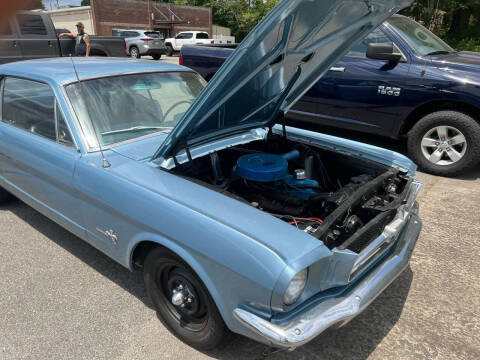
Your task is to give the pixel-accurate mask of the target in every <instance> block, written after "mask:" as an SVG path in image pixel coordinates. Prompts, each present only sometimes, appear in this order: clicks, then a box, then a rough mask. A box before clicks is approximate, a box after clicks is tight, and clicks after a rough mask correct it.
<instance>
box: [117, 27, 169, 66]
mask: <svg viewBox="0 0 480 360" xmlns="http://www.w3.org/2000/svg"><path fill="white" fill-rule="evenodd" d="M112 35H113V36H121V37H123V38H125V43H126V44H127V51H128V53H129V54H130V56H131V57H133V58H136V59H139V58H140V57H141V56H143V55H147V56H148V55H149V56H151V57H153V58H154V59H155V60H158V59H160V57H161V56H162V55H164V54H166V52H167V49H166V47H165V41H164V40H163V38H162V36H161V35H160V33H159V32H157V31H151V30H133V29H113V30H112Z"/></svg>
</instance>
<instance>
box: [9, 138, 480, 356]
mask: <svg viewBox="0 0 480 360" xmlns="http://www.w3.org/2000/svg"><path fill="white" fill-rule="evenodd" d="M367 140H368V139H367ZM395 146H396V145H395ZM399 146H400V147H401V145H399ZM419 176H420V178H421V179H422V180H423V181H424V184H425V186H424V188H423V190H422V192H421V194H420V197H419V202H420V206H421V207H420V209H421V210H420V211H421V217H422V219H423V222H424V228H423V231H422V235H421V238H420V240H419V242H418V245H417V248H416V250H415V252H414V254H413V258H412V261H411V265H410V267H409V268H408V269H407V270H406V271H405V272H404V273H403V274H402V275H401V276H400V277H399V278H398V279H397V280H396V281H395V282H394V283H393V284H392V285H391V286H390V287H389V288H388V289H387V290H386V291H385V292H384V293H383V294H382V295H381V296H380V297H379V298H378V299H377V300H376V301H374V302H373V303H372V304H371V305H370V307H369V308H368V309H367V310H366V311H365V312H363V313H362V314H360V315H359V316H358V317H357V318H355V319H354V320H352V321H351V322H350V323H349V324H348V325H346V326H345V327H343V328H341V329H338V330H335V331H333V330H331V331H327V332H326V333H324V334H322V335H321V336H319V337H318V338H316V339H315V340H314V341H312V342H311V343H309V344H307V345H306V346H304V347H302V348H299V349H297V350H296V351H294V352H283V351H282V352H276V351H274V350H272V349H269V348H267V347H265V346H263V345H261V344H258V343H255V342H253V341H251V340H248V339H245V338H242V337H239V336H237V337H235V338H234V340H233V342H232V343H231V345H229V346H227V347H226V348H225V349H223V350H219V351H214V352H208V353H201V352H198V351H196V350H193V349H192V348H190V347H188V346H186V345H185V344H183V343H182V342H180V341H179V340H177V339H176V338H175V337H173V336H172V335H170V333H169V332H168V331H167V330H166V329H165V328H164V327H163V326H162V325H161V323H160V322H159V321H158V319H157V317H156V315H155V312H154V311H153V310H152V308H151V303H150V302H149V300H148V298H147V296H146V293H145V290H144V289H143V286H142V277H141V274H140V273H130V272H129V271H128V270H126V269H124V268H123V267H121V266H120V265H118V264H116V263H115V262H113V261H112V260H110V259H109V258H107V257H106V256H104V255H103V254H101V253H100V252H98V251H97V250H95V249H94V248H92V247H91V246H89V245H87V244H86V243H84V242H83V241H81V240H80V239H78V238H76V237H75V236H73V235H71V234H69V233H68V232H66V231H65V230H63V229H62V228H60V227H59V226H57V225H56V224H54V223H53V222H51V221H50V220H48V219H47V218H45V217H44V216H42V215H40V214H39V213H37V212H36V211H34V210H32V209H31V208H29V207H28V206H26V205H24V204H23V203H21V202H20V201H13V202H11V203H9V204H6V205H2V206H0V273H1V275H2V280H1V281H0V359H9V360H10V359H43V358H48V359H126V360H127V359H170V358H172V359H179V358H185V359H186V358H188V359H208V358H214V359H264V358H268V359H350V358H356V359H364V358H371V359H386V358H395V359H399V358H400V359H479V358H480V340H479V337H478V335H479V334H480V314H479V312H480V284H479V282H478V278H479V277H480V267H479V265H478V261H479V260H478V259H479V258H480V244H479V235H478V234H479V233H480V225H479V224H480V221H479V220H480V215H479V212H478V204H479V203H480V171H476V172H473V173H471V174H469V175H468V176H464V177H462V178H458V179H446V178H439V177H433V176H429V175H425V174H419Z"/></svg>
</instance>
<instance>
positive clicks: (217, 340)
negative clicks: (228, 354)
mask: <svg viewBox="0 0 480 360" xmlns="http://www.w3.org/2000/svg"><path fill="white" fill-rule="evenodd" d="M144 281H145V286H146V288H147V292H148V294H149V296H150V298H151V300H152V302H153V304H154V306H155V309H156V310H157V314H158V317H159V318H160V320H161V321H162V323H163V324H164V325H165V327H167V329H168V330H169V331H170V332H171V333H172V334H173V335H175V336H176V337H177V338H179V339H180V340H182V341H183V342H185V343H187V344H188V345H190V346H192V347H194V348H196V349H199V350H211V349H214V348H218V347H220V346H222V345H224V344H225V342H226V340H227V335H228V334H229V330H228V329H227V327H226V326H225V323H224V322H223V319H222V316H221V315H220V313H219V311H218V309H217V306H216V305H215V302H214V301H213V299H212V297H211V296H210V294H209V292H208V290H207V288H206V287H205V285H204V284H203V282H202V281H201V280H200V279H199V277H198V276H197V275H196V274H195V272H194V271H193V270H192V269H191V268H190V267H189V266H188V265H187V264H186V263H185V262H184V261H183V260H182V259H180V258H179V257H178V256H176V255H175V254H173V253H172V252H170V251H168V250H166V249H164V248H161V247H158V248H155V249H153V250H152V251H151V252H150V253H149V254H148V255H147V257H146V259H145V263H144ZM174 290H175V291H174ZM179 293H181V295H180V297H179V298H180V299H181V302H182V305H183V306H182V305H180V303H178V302H177V305H174V303H173V300H174V299H173V296H174V294H179ZM179 298H177V299H176V300H179ZM189 299H191V300H189Z"/></svg>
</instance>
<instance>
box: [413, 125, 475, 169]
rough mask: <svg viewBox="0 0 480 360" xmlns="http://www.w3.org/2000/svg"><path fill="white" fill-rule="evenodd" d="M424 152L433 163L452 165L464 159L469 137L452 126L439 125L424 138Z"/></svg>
mask: <svg viewBox="0 0 480 360" xmlns="http://www.w3.org/2000/svg"><path fill="white" fill-rule="evenodd" d="M421 145H422V153H423V156H425V158H426V159H427V160H428V161H430V162H431V163H433V164H437V165H440V166H446V165H452V164H454V163H456V162H458V161H460V160H462V159H463V157H464V156H465V154H466V152H467V147H468V144H467V139H466V138H465V135H463V134H462V132H461V131H460V130H458V129H456V128H454V127H452V126H437V127H435V128H433V129H431V130H429V131H428V132H427V133H426V134H425V135H424V136H423V138H422V144H421Z"/></svg>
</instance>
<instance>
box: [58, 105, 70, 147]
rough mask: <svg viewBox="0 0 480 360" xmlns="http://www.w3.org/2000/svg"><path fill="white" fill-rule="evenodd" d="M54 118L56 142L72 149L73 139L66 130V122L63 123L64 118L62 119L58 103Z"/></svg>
mask: <svg viewBox="0 0 480 360" xmlns="http://www.w3.org/2000/svg"><path fill="white" fill-rule="evenodd" d="M55 112H56V116H57V140H58V142H59V143H60V144H63V145H67V146H71V147H73V146H74V144H73V139H72V135H71V134H70V130H68V126H67V122H66V121H65V118H64V117H63V114H62V112H61V111H60V108H59V106H58V103H57V104H56V110H55Z"/></svg>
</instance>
